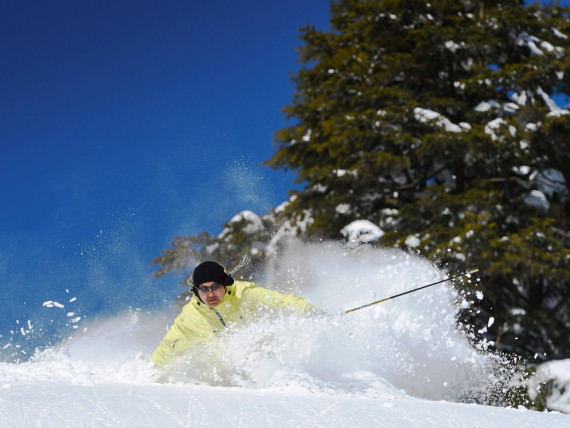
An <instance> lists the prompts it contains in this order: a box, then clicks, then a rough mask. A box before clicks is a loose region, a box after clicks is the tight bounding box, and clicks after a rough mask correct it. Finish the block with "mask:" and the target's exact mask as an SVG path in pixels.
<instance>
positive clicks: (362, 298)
mask: <svg viewBox="0 0 570 428" xmlns="http://www.w3.org/2000/svg"><path fill="white" fill-rule="evenodd" d="M443 277H445V275H444V274H443V273H442V272H440V271H438V270H437V269H435V268H434V267H433V266H432V265H430V264H429V263H427V262H426V261H425V260H421V259H419V258H416V257H413V256H409V255H405V254H402V253H398V252H394V251H383V250H374V249H370V248H363V249H353V250H350V252H348V251H346V250H342V249H340V248H339V247H337V246H334V245H328V246H327V245H321V246H309V247H308V248H307V247H303V246H301V247H298V246H297V247H296V246H293V247H292V248H291V249H290V251H289V252H288V253H287V254H286V255H285V256H284V257H283V258H282V259H280V260H279V264H275V265H273V266H270V269H269V275H268V277H267V284H266V285H268V286H270V287H273V288H277V289H279V290H281V291H284V292H295V293H296V294H300V295H305V296H308V298H309V300H310V301H311V302H313V303H315V304H317V305H318V306H320V307H322V308H324V309H326V310H327V311H328V312H329V313H331V314H340V313H341V312H342V311H344V310H347V309H350V308H353V307H356V306H359V305H361V304H364V303H367V302H371V301H375V300H378V299H379V298H383V297H386V296H388V295H393V294H395V293H399V292H402V291H405V290H408V289H411V288H414V287H417V286H418V285H423V284H426V283H430V282H433V281H436V280H439V279H441V278H443ZM473 280H474V281H475V279H473ZM469 298H470V297H468V296H465V297H463V296H461V295H458V294H457V293H456V292H455V291H454V290H453V287H451V286H450V285H449V284H446V285H443V286H438V287H434V288H431V289H428V290H422V291H421V292H418V293H417V294H414V295H408V296H406V297H402V298H400V299H395V300H394V301H391V302H387V303H383V304H380V305H376V306H372V307H370V308H366V309H363V310H360V311H356V312H354V313H351V314H348V315H344V316H343V315H332V316H330V317H325V318H318V319H309V320H307V319H298V318H294V317H289V318H279V319H269V318H268V319H264V320H262V321H261V322H257V323H253V324H252V325H249V326H247V327H245V328H243V329H242V330H239V331H235V332H232V334H230V335H228V336H227V337H223V338H222V339H221V340H220V341H218V342H214V343H212V344H209V345H204V346H201V347H197V348H196V349H194V350H192V351H191V352H189V353H188V355H187V356H186V357H185V359H183V360H182V361H181V363H180V365H179V366H178V367H174V368H172V369H171V370H170V371H159V370H157V369H155V368H154V367H153V365H152V363H151V361H150V354H151V353H152V351H153V350H154V348H155V347H156V346H157V345H158V342H159V341H160V339H161V337H162V335H163V334H164V332H165V329H166V328H167V326H168V325H169V323H171V322H172V320H173V319H174V316H175V315H174V314H173V313H172V312H171V311H170V310H169V311H165V312H160V313H158V312H157V313H139V312H128V313H125V314H121V315H117V316H116V317H112V318H109V319H105V320H99V321H97V322H93V323H91V324H90V325H86V329H85V331H83V330H82V331H81V332H76V333H75V335H74V336H72V337H71V338H69V339H68V340H66V341H64V342H63V343H61V344H60V345H58V346H54V347H51V348H48V349H45V350H43V351H38V352H36V354H35V355H34V356H33V357H32V358H30V359H29V360H28V361H24V362H20V363H19V364H14V363H11V362H0V427H10V428H12V427H62V426H74V427H75V426H77V427H82V426H92V427H107V426H109V427H131V426H137V427H151V426H168V427H183V426H189V427H194V426H220V425H224V426H239V427H250V426H251V427H257V426H266V427H327V428H330V427H337V426H338V427H352V426H354V427H365V426H388V427H431V426H433V427H435V426H437V427H463V426H465V427H477V426H481V427H501V428H505V427H517V428H521V427H537V426H548V427H568V426H570V415H564V414H561V413H546V412H535V411H528V410H526V409H512V408H504V407H490V406H483V405H476V404H465V403H464V402H473V401H474V400H475V399H477V397H479V398H482V397H484V396H485V395H486V394H490V393H492V392H495V393H496V389H495V386H496V385H497V384H500V383H501V382H502V381H504V379H503V378H504V377H507V378H508V376H509V373H510V372H509V370H510V366H509V361H507V360H504V359H503V358H501V357H499V356H496V355H492V354H490V353H489V352H486V351H485V349H484V346H483V345H484V343H483V344H482V345H481V346H479V349H475V348H473V347H472V346H471V345H470V344H469V342H468V341H467V339H466V338H465V336H464V335H463V333H461V332H458V331H457V329H456V326H455V314H456V313H457V310H458V309H457V308H458V305H460V304H466V300H469ZM467 303H468V302H467ZM32 325H33V320H32Z"/></svg>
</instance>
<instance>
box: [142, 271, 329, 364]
mask: <svg viewBox="0 0 570 428" xmlns="http://www.w3.org/2000/svg"><path fill="white" fill-rule="evenodd" d="M192 282H193V287H192V291H193V292H194V295H193V296H192V298H191V299H190V302H189V303H187V304H186V305H185V306H184V307H183V308H182V311H181V312H180V314H179V315H178V317H176V319H175V320H174V324H173V325H172V327H171V328H170V330H169V331H168V332H167V333H166V335H165V336H164V338H163V339H162V342H161V343H160V345H159V347H158V348H157V349H156V350H155V351H154V353H153V355H152V359H153V360H154V363H155V364H156V365H157V366H158V367H163V366H165V365H167V364H169V363H171V362H172V361H174V360H175V358H176V357H177V356H178V355H180V354H181V353H182V352H184V351H185V350H187V349H188V348H190V347H191V346H193V345H195V344H197V343H199V342H207V341H210V340H212V339H214V338H215V337H216V333H218V332H220V331H222V330H224V329H225V328H231V327H233V326H239V325H243V324H244V323H245V322H246V321H248V320H250V319H252V318H254V317H255V316H256V315H257V316H259V315H261V314H262V313H264V312H267V311H275V310H277V311H284V312H286V313H287V312H290V313H297V314H299V315H307V316H308V315H311V314H322V313H323V312H322V311H321V310H320V309H318V308H316V307H315V306H312V305H311V304H310V303H309V302H307V300H306V299H304V298H301V297H297V296H295V295H293V294H288V295H286V294H282V293H279V292H277V291H274V290H268V289H265V288H263V287H259V286H257V285H256V284H255V283H253V282H246V281H234V279H233V278H232V277H231V276H230V275H229V274H228V273H227V272H226V269H225V268H224V267H223V266H222V265H220V264H219V263H216V262H213V261H206V262H203V263H201V264H199V265H198V266H197V267H196V268H195V269H194V272H193V273H192Z"/></svg>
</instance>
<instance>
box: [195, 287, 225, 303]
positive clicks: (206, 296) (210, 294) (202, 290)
mask: <svg viewBox="0 0 570 428" xmlns="http://www.w3.org/2000/svg"><path fill="white" fill-rule="evenodd" d="M198 293H199V294H200V298H201V299H202V301H203V302H204V303H206V305H208V306H209V307H210V308H214V307H216V306H218V305H219V304H220V303H222V299H223V298H224V295H225V294H226V287H224V286H223V285H220V284H216V283H215V282H204V283H203V284H200V285H199V286H198Z"/></svg>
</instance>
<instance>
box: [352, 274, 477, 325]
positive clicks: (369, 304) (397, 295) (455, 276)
mask: <svg viewBox="0 0 570 428" xmlns="http://www.w3.org/2000/svg"><path fill="white" fill-rule="evenodd" d="M475 272H479V269H477V268H475V269H471V270H470V271H467V272H464V273H460V274H457V275H454V276H450V277H449V278H446V279H442V280H440V281H436V282H432V283H431V284H428V285H424V286H422V287H418V288H414V289H413V290H408V291H404V292H403V293H400V294H395V295H394V296H390V297H386V298H385V299H381V300H377V301H376V302H372V303H368V304H366V305H362V306H359V307H357V308H353V309H349V310H348V311H344V314H348V313H349V312H354V311H357V310H359V309H364V308H367V307H368V306H372V305H376V304H378V303H382V302H386V301H387V300H392V299H395V298H396V297H400V296H403V295H405V294H410V293H413V292H414V291H418V290H422V289H424V288H428V287H432V286H434V285H437V284H441V283H442V282H447V281H451V280H452V279H455V278H459V277H461V276H465V275H470V274H472V273H475Z"/></svg>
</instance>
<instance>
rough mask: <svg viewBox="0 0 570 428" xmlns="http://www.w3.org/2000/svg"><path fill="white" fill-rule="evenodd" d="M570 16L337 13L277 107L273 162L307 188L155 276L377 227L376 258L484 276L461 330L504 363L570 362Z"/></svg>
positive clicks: (506, 4)
mask: <svg viewBox="0 0 570 428" xmlns="http://www.w3.org/2000/svg"><path fill="white" fill-rule="evenodd" d="M568 13H569V10H568V9H562V8H560V7H558V6H557V5H556V4H554V5H552V6H548V7H544V8H542V9H541V8H539V7H538V6H536V5H533V6H529V7H526V8H525V6H524V1H514V0H511V1H500V0H497V1H495V0H493V1H490V0H463V1H451V0H448V1H446V0H436V1H430V2H424V1H419V0H418V1H416V0H338V1H332V2H331V20H330V30H327V31H319V30H317V29H316V28H314V27H312V26H307V27H305V28H303V29H302V34H301V40H302V42H303V45H302V47H301V48H300V50H299V56H300V63H301V69H300V70H299V72H298V73H297V74H296V76H295V77H294V82H295V84H296V92H295V94H294V98H293V100H292V103H291V105H289V106H287V107H286V108H285V109H284V112H285V114H286V115H287V117H288V118H289V119H290V120H291V121H292V122H293V123H294V124H293V125H291V126H288V127H286V128H284V129H282V130H279V131H278V132H277V133H276V145H277V150H276V153H275V155H274V156H273V157H272V159H271V160H269V161H268V162H267V164H268V165H269V166H271V167H273V168H277V169H280V168H283V169H286V170H291V171H294V172H295V173H296V174H297V175H298V179H297V180H298V182H299V183H302V184H304V186H305V187H304V189H303V190H302V191H297V192H292V195H293V196H292V197H291V199H290V200H289V201H288V203H287V204H285V205H284V206H283V207H280V208H279V209H278V210H275V211H271V212H270V213H268V214H267V215H264V216H262V217H261V222H262V224H263V228H258V229H255V228H254V229H255V231H253V232H252V228H251V225H252V223H251V222H252V219H251V217H248V218H245V217H243V218H241V219H239V220H238V221H230V222H229V223H227V224H226V225H225V227H226V230H225V231H224V232H223V233H222V234H221V235H219V236H210V235H208V234H207V233H204V234H201V235H197V236H194V237H178V238H175V240H174V241H173V247H174V248H173V249H169V250H165V251H164V253H163V256H162V257H159V258H157V259H155V263H156V264H158V265H160V266H162V268H161V269H160V270H159V271H158V272H157V275H162V274H164V273H167V272H169V271H172V272H176V271H178V270H180V269H184V268H187V267H188V262H189V261H190V260H203V259H205V258H213V259H217V260H223V261H225V262H226V263H228V262H231V263H232V264H235V263H237V262H238V261H239V258H240V257H241V255H242V254H245V253H249V254H253V255H255V257H256V258H257V261H258V262H259V264H260V265H261V264H262V263H263V262H264V260H265V259H266V258H267V257H268V256H273V255H274V254H275V251H276V247H277V246H278V244H279V239H280V238H281V237H282V236H284V235H296V236H298V237H301V238H302V239H307V240H316V239H323V238H324V239H334V240H337V239H340V238H341V235H340V230H341V229H342V228H343V227H345V226H346V225H347V224H349V223H351V222H352V221H354V220H359V219H366V220H369V221H371V222H372V223H375V224H377V225H379V226H380V227H382V229H383V230H384V231H385V232H386V233H385V234H384V235H383V237H382V238H381V239H380V241H379V242H378V245H382V246H388V247H397V248H401V249H403V250H405V251H410V252H414V253H418V254H420V255H422V256H425V257H427V258H429V259H431V260H433V261H434V263H437V264H438V265H440V266H441V267H442V268H443V269H446V270H448V271H449V272H451V273H455V272H460V271H465V270H466V269H469V268H472V267H478V268H479V269H480V272H481V282H480V286H481V290H482V291H483V299H481V300H479V299H474V305H473V306H472V307H471V308H469V309H468V310H466V311H465V313H463V314H462V320H461V321H462V323H463V324H464V325H470V326H473V330H474V331H485V329H487V328H488V331H487V332H486V333H485V335H486V336H487V339H489V340H491V341H494V342H495V344H496V346H497V347H498V348H499V349H502V350H506V351H512V352H517V353H519V354H522V355H525V356H532V355H533V354H535V353H538V354H540V355H541V357H542V356H544V355H545V356H546V358H549V359H550V358H556V357H564V356H565V357H568V356H570V333H569V332H570V307H569V302H570V295H569V294H570V287H569V286H570V270H569V269H568V266H570V232H569V231H570V218H569V215H568V214H569V212H570V197H569V194H568V189H567V184H568V183H569V182H570V181H569V180H570V168H568V166H569V165H570V132H569V131H570V114H568V111H566V110H561V109H559V108H557V107H556V106H555V105H554V103H553V101H552V99H551V98H550V96H549V94H551V95H552V94H556V93H565V94H568V93H569V92H570V55H569V50H570V39H569V37H568V36H569V35H570V20H569V19H568ZM277 212H278V214H277ZM254 223H256V224H259V222H257V221H254ZM245 231H248V232H245ZM228 264H229V263H228ZM255 271H256V269H252V270H251V271H247V272H245V274H246V275H253V272H255ZM490 317H493V318H494V320H495V322H494V323H493V324H492V325H490V326H489V324H490V323H489V319H490Z"/></svg>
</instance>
